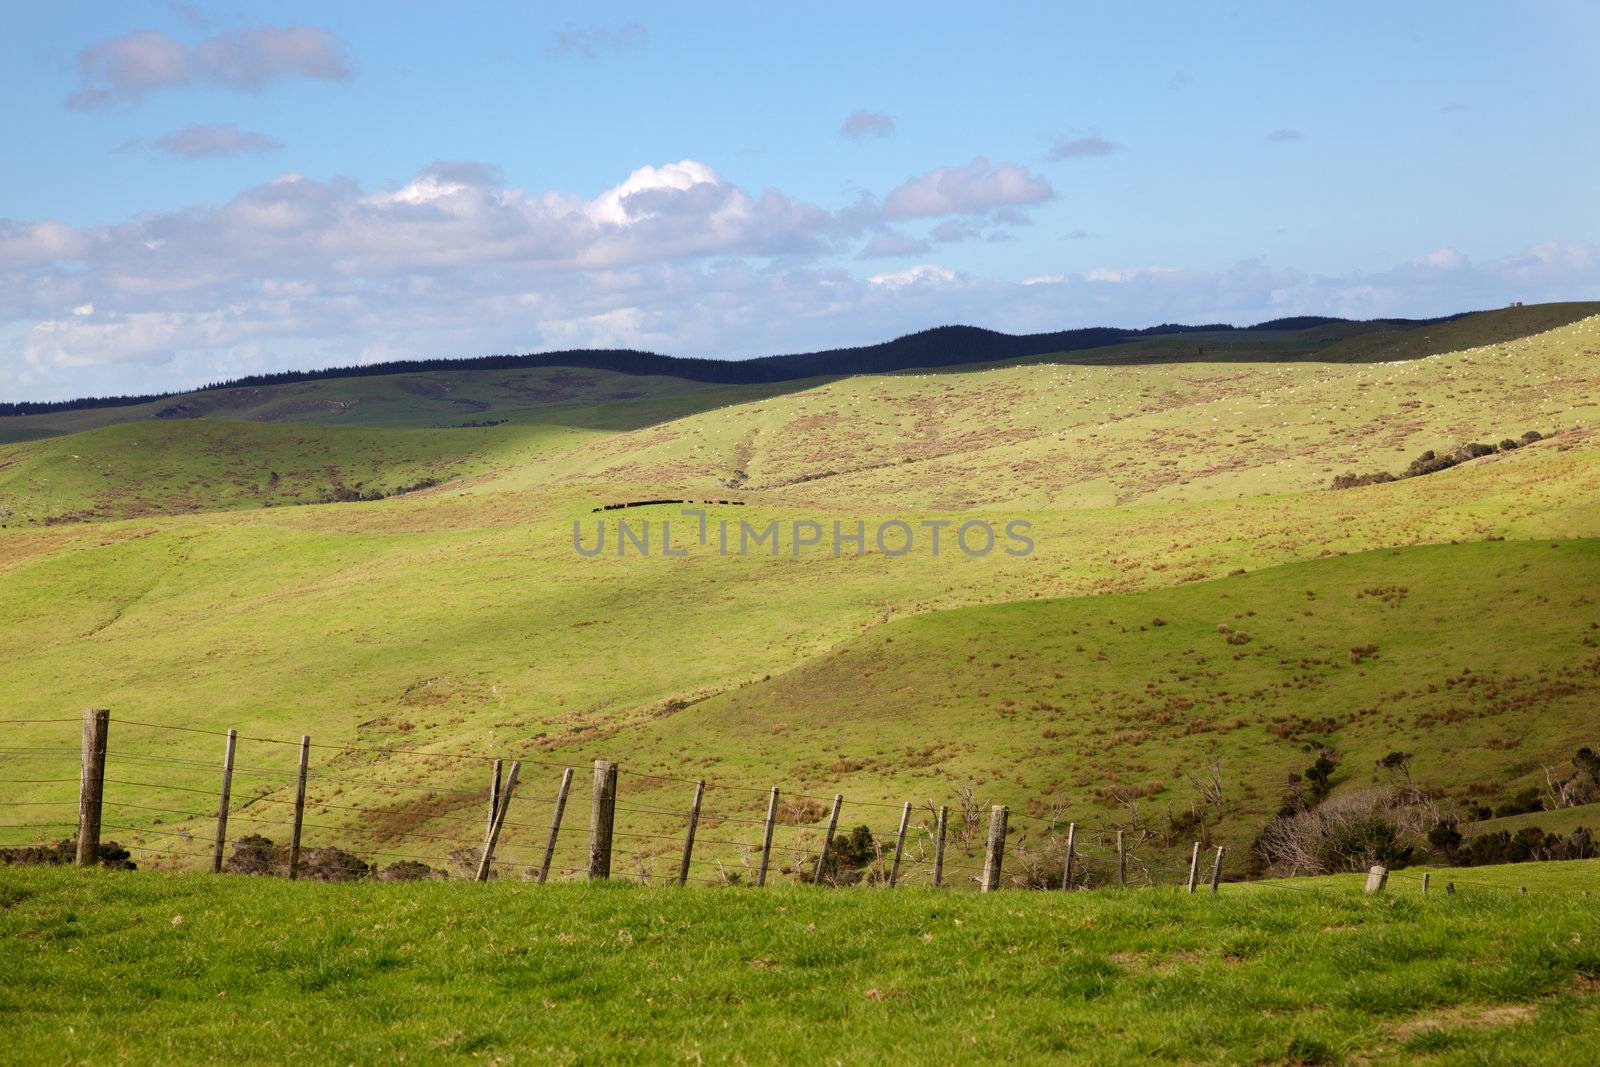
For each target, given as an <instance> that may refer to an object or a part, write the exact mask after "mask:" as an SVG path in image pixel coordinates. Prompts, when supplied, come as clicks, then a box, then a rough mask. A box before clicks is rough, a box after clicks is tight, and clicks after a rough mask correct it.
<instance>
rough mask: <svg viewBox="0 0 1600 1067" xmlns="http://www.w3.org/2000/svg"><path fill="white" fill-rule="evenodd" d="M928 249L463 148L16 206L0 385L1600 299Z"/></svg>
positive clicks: (682, 164) (1475, 280)
mask: <svg viewBox="0 0 1600 1067" xmlns="http://www.w3.org/2000/svg"><path fill="white" fill-rule="evenodd" d="M991 169H992V168H991ZM862 219H866V220H867V221H862ZM953 220H954V221H957V222H960V221H963V219H962V217H961V216H954V217H953ZM863 234H866V235H868V236H869V237H870V240H869V241H867V250H872V251H876V252H881V253H883V254H884V255H915V256H917V257H919V259H918V260H916V261H913V262H914V263H915V265H912V266H907V267H905V268H904V269H894V270H883V271H871V270H865V271H861V272H860V273H856V272H854V271H851V270H848V269H845V268H844V267H841V266H837V265H836V264H837V263H838V259H837V258H834V257H838V256H840V255H841V254H843V253H847V252H849V251H851V250H853V249H854V248H855V247H856V243H857V241H859V239H860V238H861V236H862V235H863ZM896 242H898V244H896ZM925 245H926V242H921V246H920V247H919V242H918V238H917V237H915V236H907V235H905V234H904V233H902V232H901V231H900V230H898V229H892V228H887V227H885V226H884V225H883V224H882V222H881V217H880V216H877V215H874V214H872V213H871V212H867V211H864V210H857V209H855V208H850V209H845V210H838V211H828V210H826V209H824V208H822V207H819V206H817V205H815V204H810V203H807V202H805V201H801V200H798V199H795V198H793V197H790V196H788V195H787V194H784V193H782V192H780V191H777V190H769V191H765V192H760V193H756V192H752V191H748V190H745V189H743V188H741V187H739V186H738V185H736V184H734V183H733V182H731V181H729V180H728V179H727V178H726V177H725V176H723V175H722V174H720V173H719V172H718V171H717V170H716V169H715V168H713V167H711V166H709V165H708V164H705V163H702V162H700V161H696V160H679V161H676V162H666V163H657V164H654V165H651V166H646V167H640V168H638V169H636V170H634V171H633V172H632V173H630V174H627V175H624V176H621V178H620V180H618V181H617V182H616V183H614V184H613V185H612V186H611V187H610V188H608V189H605V190H602V191H600V192H599V193H597V194H593V195H579V194H573V193H567V192H559V191H529V190H524V189H520V188H517V187H516V186H515V185H513V184H511V183H510V182H508V181H507V179H506V178H505V177H504V176H503V175H501V174H500V173H499V172H498V171H496V170H495V169H494V168H492V167H487V166H484V165H481V164H476V163H469V162H445V163H437V164H434V165H432V166H430V167H428V168H425V169H424V170H423V171H421V172H420V173H418V174H415V175H413V176H411V177H410V178H408V179H406V180H404V181H401V182H397V183H394V184H392V185H388V186H384V187H381V188H371V187H363V186H361V185H359V184H357V183H356V182H353V181H350V180H344V179H339V180H320V179H317V178H313V177H308V176H304V175H299V174H286V175H284V176H282V177H280V178H278V179H276V180H274V181H271V182H268V183H265V184H262V185H258V186H255V187H253V188H250V189H246V190H244V191H243V192H241V193H240V194H238V195H237V196H235V197H234V198H232V199H231V200H228V201H226V202H223V203H220V204H215V205H203V206H195V207H189V208H184V209H181V210H175V211H166V212H149V213H143V214H140V215H137V216H135V217H133V218H131V219H128V220H126V221H124V222H120V223H112V224H104V225H97V226H84V227H75V226H68V225H65V224H63V223H59V222H52V221H48V220H47V221H37V222H18V221H4V220H0V381H3V382H4V383H5V392H6V399H34V398H38V399H47V398H55V397H61V396H65V395H83V394H92V393H105V392H117V391H130V390H134V391H146V390H149V389H152V388H161V387H178V386H189V385H195V384H198V383H200V382H204V381H211V380H216V379H218V378H221V377H227V376H233V375H238V374H247V373H253V372H259V371H268V370H278V369H287V368H309V367H315V366H327V365H331V364H340V363H352V362H356V361H361V360H367V361H371V360H377V359H384V358H389V357H391V356H393V355H396V354H406V355H475V354H482V353H487V352H507V351H528V350H533V349H541V348H553V347H574V346H607V345H628V346H636V347H647V348H654V349H657V350H665V351H671V352H678V353H682V354H694V355H709V356H733V355H751V354H758V353H764V352H771V351H775V350H788V351H797V350H805V349H809V348H818V347H828V346H833V345H844V344H859V343H862V342H866V341H872V340H878V339H881V338H884V337H891V336H895V335H897V334H901V333H905V332H908V331H910V330H915V329H919V328H922V327H925V326H928V325H930V324H933V323H939V322H971V323H975V324H978V325H985V326H992V327H995V328H999V329H1005V330H1011V331H1015V332H1027V331H1038V330H1052V329H1061V328H1064V327H1070V326H1082V325H1091V324H1112V325H1128V326H1141V325H1150V324H1152V323H1156V322H1162V321H1190V322H1216V321H1233V322H1241V323H1242V322H1255V321H1261V320H1264V319H1270V318H1275V317H1278V316H1281V315H1295V314H1333V315H1345V316H1349V317H1355V318H1372V317H1383V316H1392V315H1404V316H1420V315H1431V314H1441V313H1445V312H1451V311H1460V310H1466V309H1470V308H1475V307H1497V306H1502V305H1504V304H1506V303H1507V302H1509V301H1512V300H1525V301H1537V300H1555V299H1586V298H1587V299H1594V298H1596V297H1600V246H1597V245H1595V244H1591V243H1585V242H1572V241H1549V242H1544V243H1541V244H1535V245H1532V246H1530V247H1529V248H1526V249H1524V250H1523V251H1521V252H1519V253H1518V254H1516V255H1513V256H1507V257H1503V258H1499V259H1488V260H1481V261H1478V260H1469V259H1467V258H1466V257H1464V256H1460V255H1459V253H1452V254H1449V255H1443V254H1441V253H1440V252H1432V253H1424V254H1420V255H1418V256H1416V257H1415V258H1414V259H1411V260H1407V261H1404V262H1401V263H1399V264H1398V265H1396V266H1393V267H1391V268H1388V269H1386V270H1380V271H1373V272H1361V273H1351V274H1347V275H1339V276H1319V275H1315V274H1311V273H1308V272H1305V271H1302V270H1298V269H1296V268H1293V267H1290V266H1279V265H1271V264H1266V263H1262V262H1258V261H1247V262H1244V263H1239V264H1235V265H1234V266H1232V267H1229V268H1226V269H1223V270H1194V269H1186V268H1183V267H1181V266H1172V265H1168V264H1157V265H1140V264H1117V263H1105V264H1101V265H1099V266H1095V267H1092V268H1074V269H1066V268H1064V267H1063V268H1053V267H1052V266H1051V265H1050V264H1041V265H1040V267H1039V268H1036V269H1035V271H1034V272H1032V273H1030V274H1029V276H1027V277H1026V278H1025V279H1023V280H1022V281H1014V280H1007V279H1003V278H993V277H981V276H975V275H973V274H971V273H964V272H963V271H961V270H960V269H959V268H958V265H955V264H951V263H937V262H930V261H928V260H926V259H922V258H921V257H923V256H926V255H927V254H928V251H927V248H926V247H925ZM895 266H899V265H898V264H895Z"/></svg>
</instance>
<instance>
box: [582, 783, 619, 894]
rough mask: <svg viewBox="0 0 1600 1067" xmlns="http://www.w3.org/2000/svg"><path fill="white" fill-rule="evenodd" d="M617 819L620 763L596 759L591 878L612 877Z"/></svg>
mask: <svg viewBox="0 0 1600 1067" xmlns="http://www.w3.org/2000/svg"><path fill="white" fill-rule="evenodd" d="M616 820H617V765H616V764H615V763H612V762H611V761H610V760H603V759H597V760H595V761H594V804H593V806H592V807H591V808H590V809H589V880H590V881H591V882H593V881H597V880H600V879H604V878H610V877H611V830H612V828H613V827H614V826H615V825H616Z"/></svg>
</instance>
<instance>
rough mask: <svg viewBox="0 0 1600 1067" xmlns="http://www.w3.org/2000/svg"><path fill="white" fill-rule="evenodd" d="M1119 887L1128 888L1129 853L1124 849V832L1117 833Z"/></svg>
mask: <svg viewBox="0 0 1600 1067" xmlns="http://www.w3.org/2000/svg"><path fill="white" fill-rule="evenodd" d="M1117 886H1118V888H1121V889H1126V888H1128V853H1127V851H1126V850H1125V849H1124V848H1123V847H1122V831H1121V830H1118V831H1117Z"/></svg>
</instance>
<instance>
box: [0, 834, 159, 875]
mask: <svg viewBox="0 0 1600 1067" xmlns="http://www.w3.org/2000/svg"><path fill="white" fill-rule="evenodd" d="M129 855H130V854H129V852H128V850H127V849H125V848H123V847H122V846H121V845H119V844H117V843H116V842H115V841H103V842H101V844H100V866H102V867H108V868H110V869H111V870H113V871H133V870H138V866H139V865H138V864H136V863H134V862H133V860H132V859H130V858H129ZM77 861H78V843H77V842H76V841H74V840H73V839H71V838H70V837H64V838H62V839H61V840H60V841H57V842H56V843H55V844H53V845H45V844H39V845H19V846H17V847H16V848H0V866H8V865H11V864H16V865H17V866H21V867H67V866H71V865H72V864H74V863H76V862H77Z"/></svg>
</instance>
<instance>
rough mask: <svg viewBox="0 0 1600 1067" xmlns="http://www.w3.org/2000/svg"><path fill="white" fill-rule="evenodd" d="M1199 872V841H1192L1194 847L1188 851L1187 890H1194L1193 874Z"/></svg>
mask: <svg viewBox="0 0 1600 1067" xmlns="http://www.w3.org/2000/svg"><path fill="white" fill-rule="evenodd" d="M1199 873H1200V842H1198V841H1196V842H1195V843H1194V848H1193V849H1191V850H1190V851H1189V892H1191V893H1193V892H1194V880H1195V876H1196V875H1198V874H1199Z"/></svg>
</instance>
